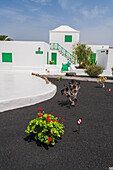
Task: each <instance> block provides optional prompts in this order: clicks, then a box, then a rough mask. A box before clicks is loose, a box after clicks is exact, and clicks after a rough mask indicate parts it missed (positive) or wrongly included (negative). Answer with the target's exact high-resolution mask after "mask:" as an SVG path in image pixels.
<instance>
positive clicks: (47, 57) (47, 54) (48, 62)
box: [47, 52, 49, 64]
mask: <svg viewBox="0 0 113 170" xmlns="http://www.w3.org/2000/svg"><path fill="white" fill-rule="evenodd" d="M47 64H49V52H47Z"/></svg>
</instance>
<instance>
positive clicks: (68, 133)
mask: <svg viewBox="0 0 113 170" xmlns="http://www.w3.org/2000/svg"><path fill="white" fill-rule="evenodd" d="M49 80H50V81H52V82H53V83H54V84H56V86H57V88H58V89H57V90H58V91H57V93H56V95H55V96H54V97H53V98H52V99H50V100H48V101H45V102H42V103H39V104H36V105H34V106H30V107H24V108H20V109H15V110H12V111H6V112H2V113H0V170H108V168H109V167H112V166H113V91H111V92H109V90H108V89H109V88H111V89H112V90H113V84H112V83H106V87H105V89H103V88H100V86H99V85H97V83H96V82H81V89H80V90H79V94H78V100H77V103H76V106H75V107H71V106H70V105H69V102H68V99H67V98H66V97H65V96H62V95H61V94H60V90H61V89H63V87H64V84H68V83H69V82H70V80H63V81H61V82H57V81H56V79H49ZM37 108H42V109H43V110H44V111H45V112H47V113H49V112H53V113H54V115H55V116H60V117H61V118H62V119H65V122H64V125H65V133H64V135H62V139H59V140H57V143H56V144H55V146H54V147H48V148H47V147H46V146H45V145H41V144H40V143H39V142H37V143H36V142H35V141H34V140H33V139H32V138H31V137H30V136H29V135H28V134H26V133H25V129H26V127H27V125H28V122H29V121H30V120H32V119H34V118H35V117H36V116H37ZM78 118H82V120H83V123H82V125H81V127H80V133H79V134H78V133H77V132H76V128H77V119H78Z"/></svg>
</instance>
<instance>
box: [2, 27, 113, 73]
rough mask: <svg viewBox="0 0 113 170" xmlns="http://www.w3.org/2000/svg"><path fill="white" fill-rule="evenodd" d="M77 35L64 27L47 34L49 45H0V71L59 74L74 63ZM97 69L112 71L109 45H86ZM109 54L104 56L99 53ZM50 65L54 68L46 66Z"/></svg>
mask: <svg viewBox="0 0 113 170" xmlns="http://www.w3.org/2000/svg"><path fill="white" fill-rule="evenodd" d="M79 35H80V31H77V30H75V29H73V28H71V27H69V26H67V25H63V26H60V27H58V28H56V29H54V30H51V31H49V44H47V43H45V42H40V41H37V42H36V41H35V42H33V41H0V70H3V69H11V70H31V71H34V70H35V71H36V72H38V73H40V72H42V74H43V73H46V72H47V70H49V71H50V72H51V73H53V74H56V73H58V74H59V73H61V70H68V67H67V65H66V64H67V63H68V62H71V63H73V59H72V45H73V44H76V43H78V42H79ZM88 46H89V47H91V49H92V51H93V53H94V59H96V62H97V64H98V65H100V66H103V67H104V68H105V69H107V70H110V69H111V67H113V64H112V63H113V62H112V58H113V57H112V54H113V49H109V46H108V45H88ZM106 50H108V51H109V53H108V54H106V52H105V54H104V53H102V52H101V51H106ZM50 61H53V65H51V64H49V63H50Z"/></svg>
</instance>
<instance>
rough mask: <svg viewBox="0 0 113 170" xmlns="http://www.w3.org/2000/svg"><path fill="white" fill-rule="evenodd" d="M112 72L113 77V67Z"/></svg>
mask: <svg viewBox="0 0 113 170" xmlns="http://www.w3.org/2000/svg"><path fill="white" fill-rule="evenodd" d="M111 71H112V75H113V67H112V68H111Z"/></svg>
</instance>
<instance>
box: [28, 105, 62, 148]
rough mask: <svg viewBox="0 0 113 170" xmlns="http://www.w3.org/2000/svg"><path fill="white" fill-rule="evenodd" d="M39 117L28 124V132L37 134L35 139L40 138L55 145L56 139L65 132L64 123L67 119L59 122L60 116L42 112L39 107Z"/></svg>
mask: <svg viewBox="0 0 113 170" xmlns="http://www.w3.org/2000/svg"><path fill="white" fill-rule="evenodd" d="M37 111H38V117H37V118H36V119H33V120H31V121H30V122H29V125H28V126H27V130H25V132H26V133H33V134H35V140H39V141H41V142H43V143H45V144H47V145H49V144H52V145H55V139H57V138H58V137H61V134H64V125H63V122H64V121H65V120H64V119H62V120H61V121H62V123H60V122H59V119H61V118H60V117H59V118H57V117H54V116H53V113H52V112H51V113H50V114H46V113H45V112H44V111H43V112H42V109H41V108H38V109H37Z"/></svg>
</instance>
